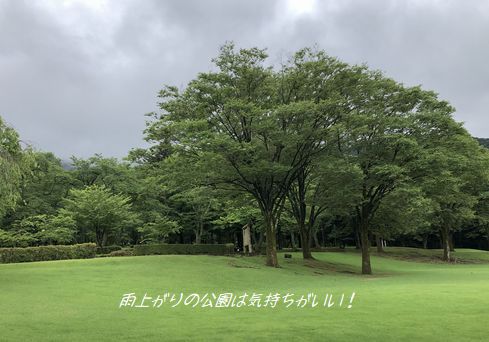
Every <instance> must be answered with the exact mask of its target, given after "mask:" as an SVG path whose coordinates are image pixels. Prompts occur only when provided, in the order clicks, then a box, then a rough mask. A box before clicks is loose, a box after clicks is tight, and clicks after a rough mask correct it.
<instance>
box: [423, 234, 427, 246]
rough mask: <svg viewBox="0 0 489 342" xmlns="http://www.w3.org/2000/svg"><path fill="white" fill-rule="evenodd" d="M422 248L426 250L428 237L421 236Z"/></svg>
mask: <svg viewBox="0 0 489 342" xmlns="http://www.w3.org/2000/svg"><path fill="white" fill-rule="evenodd" d="M423 248H424V249H426V248H428V235H424V236H423Z"/></svg>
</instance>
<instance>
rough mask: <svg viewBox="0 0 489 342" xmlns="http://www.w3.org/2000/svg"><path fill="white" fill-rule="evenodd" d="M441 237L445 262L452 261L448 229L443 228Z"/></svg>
mask: <svg viewBox="0 0 489 342" xmlns="http://www.w3.org/2000/svg"><path fill="white" fill-rule="evenodd" d="M440 235H441V244H442V247H443V261H450V260H451V255H450V243H449V232H448V228H441V230H440Z"/></svg>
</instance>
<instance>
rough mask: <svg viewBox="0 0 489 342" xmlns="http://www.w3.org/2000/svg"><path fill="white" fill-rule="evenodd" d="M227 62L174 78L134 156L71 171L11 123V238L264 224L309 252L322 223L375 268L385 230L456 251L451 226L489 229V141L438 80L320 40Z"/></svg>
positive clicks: (269, 235) (219, 235)
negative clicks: (363, 61)
mask: <svg viewBox="0 0 489 342" xmlns="http://www.w3.org/2000/svg"><path fill="white" fill-rule="evenodd" d="M214 62H215V64H216V70H215V71H212V72H207V73H201V74H199V75H197V77H196V78H195V79H194V80H192V81H191V82H189V84H188V85H187V86H186V87H185V88H184V89H178V88H176V87H172V86H167V87H165V88H164V89H163V90H162V91H161V93H160V101H161V102H160V107H161V112H160V113H152V114H150V119H149V122H148V126H147V129H146V131H145V138H146V140H147V141H149V142H150V143H151V147H150V148H148V149H136V150H133V151H131V152H130V153H129V156H128V158H127V162H124V163H121V162H118V161H117V160H115V159H104V158H102V157H100V156H95V157H93V158H90V159H88V160H80V159H74V160H73V168H72V169H71V170H65V169H64V168H63V167H62V166H61V164H60V162H59V160H57V159H56V158H55V157H54V156H53V155H52V154H49V153H39V152H32V151H29V150H26V149H25V150H24V151H22V148H20V145H19V143H18V137H17V135H16V134H15V132H14V131H13V130H11V129H10V128H8V127H6V126H5V125H3V126H2V127H3V128H2V130H1V131H0V132H2V134H5V135H6V136H11V137H12V138H11V142H10V145H11V146H14V147H12V148H11V150H9V149H8V147H6V148H5V151H6V152H5V154H4V152H3V149H4V147H2V163H4V164H2V165H1V167H5V168H6V169H8V172H7V173H5V174H6V177H8V178H6V179H8V180H7V181H6V184H7V185H5V189H4V188H2V189H1V190H2V202H1V206H0V208H3V211H4V215H3V224H2V227H3V230H1V231H0V243H2V241H3V243H4V244H5V243H6V241H11V242H15V241H16V243H19V241H23V242H22V243H24V244H32V243H68V242H72V241H78V242H85V241H96V242H97V243H98V244H99V245H100V246H104V245H106V244H108V243H119V244H134V243H150V242H161V241H165V242H181V243H190V242H196V243H202V242H236V239H237V237H238V236H239V232H240V228H241V226H242V225H244V224H251V225H254V232H255V233H256V234H255V236H254V240H255V243H256V244H257V245H258V246H260V245H261V243H262V241H264V243H265V245H266V255H267V258H266V262H267V265H270V266H274V267H277V266H278V265H279V264H278V259H277V241H279V242H280V243H281V244H282V245H287V244H290V245H291V246H292V247H295V246H297V245H298V244H297V243H296V241H295V238H296V236H299V240H300V246H301V248H302V253H303V257H304V258H312V253H311V245H312V244H313V243H315V244H316V245H318V244H319V243H320V242H319V241H318V240H319V239H318V232H321V235H322V239H321V243H322V244H323V245H324V244H326V243H333V242H334V243H338V244H343V243H345V242H348V241H351V242H352V243H355V244H356V245H357V247H358V248H360V249H361V251H362V272H363V273H364V274H370V273H371V272H372V269H371V265H370V254H369V247H370V246H371V244H372V243H375V244H376V245H377V247H378V249H379V250H381V248H382V241H383V240H389V241H391V242H394V243H396V242H399V241H401V240H402V241H406V240H407V241H408V242H411V243H412V242H414V241H415V240H420V241H423V244H424V245H425V246H426V244H427V241H428V238H429V237H431V236H433V235H438V236H439V238H440V243H441V247H442V248H443V251H444V254H443V258H444V259H445V260H450V258H451V256H450V251H451V250H453V247H454V246H453V234H454V232H457V231H463V232H464V236H466V237H467V238H471V237H473V238H480V237H482V236H483V237H487V238H489V202H488V199H489V195H488V194H489V193H488V189H489V174H488V170H489V167H488V166H489V154H488V152H487V151H486V149H484V148H483V147H481V146H480V145H479V144H478V143H477V141H476V140H474V139H473V138H472V137H471V136H470V135H469V134H468V133H467V132H466V130H465V129H464V128H463V127H462V125H461V124H459V123H457V122H455V121H454V120H453V118H452V113H453V111H454V109H453V108H452V107H451V106H450V105H449V104H448V103H447V102H445V101H441V100H439V99H438V98H437V95H436V94H435V93H433V92H429V91H425V90H422V89H421V88H420V87H406V86H404V85H402V84H400V83H397V82H395V81H393V80H392V79H389V78H387V77H385V76H384V75H383V74H382V73H380V72H378V71H372V70H369V69H368V68H367V67H366V66H351V65H348V64H346V63H343V62H341V61H338V60H337V59H335V58H332V57H330V56H328V55H327V54H325V53H324V52H323V51H316V50H312V49H303V50H300V51H298V52H297V53H296V54H294V55H293V56H292V57H291V58H290V60H289V61H288V62H286V63H284V64H283V65H281V66H279V67H275V66H269V65H267V55H266V53H265V51H264V50H260V49H256V48H252V49H242V50H236V49H235V48H234V46H233V44H227V45H225V46H223V48H222V49H221V52H220V54H219V56H218V57H217V58H216V59H215V60H214ZM3 132H5V133H3ZM0 141H2V146H3V144H5V146H9V145H8V144H9V143H8V139H5V138H3V139H1V140H0ZM3 141H5V142H7V143H4V142H3ZM4 155H5V157H4ZM22 170H27V171H26V172H23V171H22ZM17 189H21V191H20V193H19V192H18V191H16V190H17ZM4 193H5V194H8V195H7V196H4ZM15 204H17V206H16V207H15V209H14V205H15ZM277 237H278V239H277ZM9 239H10V240H9ZM22 239H24V240H22ZM348 239H351V240H348Z"/></svg>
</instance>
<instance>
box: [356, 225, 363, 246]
mask: <svg viewBox="0 0 489 342" xmlns="http://www.w3.org/2000/svg"><path fill="white" fill-rule="evenodd" d="M360 248H362V242H361V239H360V232H359V229H358V227H357V228H355V249H360Z"/></svg>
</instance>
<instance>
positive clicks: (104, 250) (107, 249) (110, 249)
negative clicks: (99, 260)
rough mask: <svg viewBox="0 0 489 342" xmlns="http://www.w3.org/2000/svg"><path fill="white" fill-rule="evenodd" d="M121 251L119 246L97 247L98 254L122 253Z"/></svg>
mask: <svg viewBox="0 0 489 342" xmlns="http://www.w3.org/2000/svg"><path fill="white" fill-rule="evenodd" d="M121 249H122V247H121V246H117V245H112V246H104V247H97V254H110V253H112V252H115V251H120V250H121Z"/></svg>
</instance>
